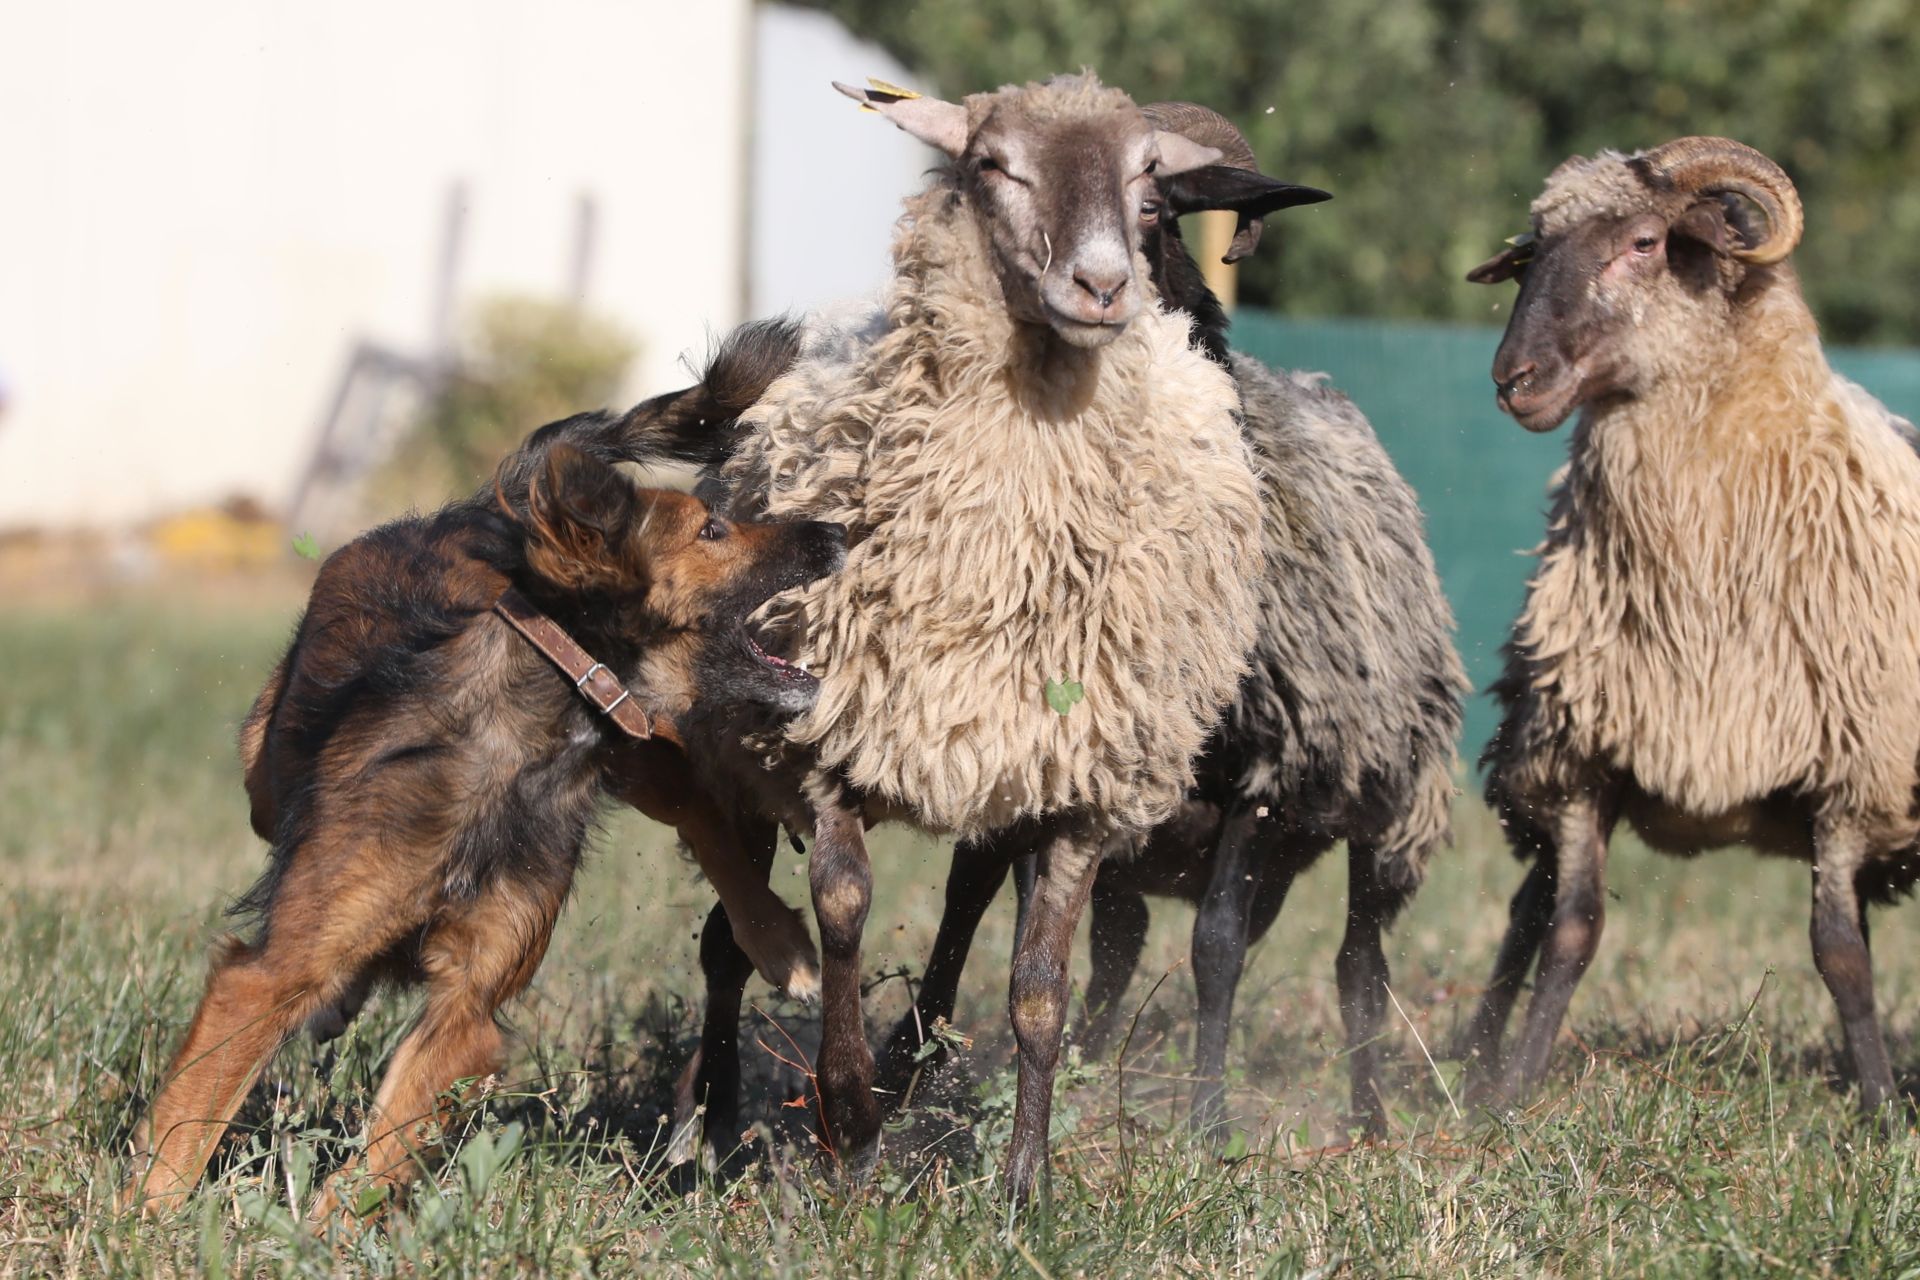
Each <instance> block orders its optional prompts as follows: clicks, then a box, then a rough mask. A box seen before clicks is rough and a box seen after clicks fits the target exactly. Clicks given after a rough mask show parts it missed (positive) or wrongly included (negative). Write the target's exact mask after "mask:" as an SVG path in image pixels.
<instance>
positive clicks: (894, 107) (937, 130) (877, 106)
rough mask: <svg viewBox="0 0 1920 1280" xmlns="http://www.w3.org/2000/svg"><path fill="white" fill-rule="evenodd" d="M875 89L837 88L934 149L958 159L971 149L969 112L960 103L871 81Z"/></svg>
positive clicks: (836, 84)
mask: <svg viewBox="0 0 1920 1280" xmlns="http://www.w3.org/2000/svg"><path fill="white" fill-rule="evenodd" d="M868 83H870V84H871V85H872V86H873V87H872V88H869V89H856V88H854V87H853V86H851V85H845V84H841V83H840V82H839V81H838V80H835V81H834V82H833V87H834V88H836V89H838V90H839V91H840V92H842V93H844V94H846V95H847V96H848V97H849V98H852V99H853V100H854V101H855V102H857V103H859V104H860V105H861V106H863V107H865V108H866V109H867V110H869V111H877V112H879V113H880V114H881V115H883V116H885V117H886V118H887V119H889V120H891V121H893V123H894V124H896V125H898V126H899V127H900V128H901V129H902V130H904V131H905V132H907V133H910V134H912V135H913V136H914V137H916V138H918V139H920V141H922V142H924V143H926V144H927V145H928V146H930V147H938V148H939V149H940V150H942V151H944V152H946V153H947V155H948V156H949V157H956V158H957V157H958V156H959V155H960V153H961V152H963V151H965V150H966V149H967V109H966V108H965V107H963V106H961V105H960V104H959V103H957V102H942V101H941V100H940V99H938V98H927V97H922V96H921V95H920V94H917V93H915V92H913V90H911V89H899V88H895V87H894V86H893V85H890V84H884V83H882V82H881V81H878V80H873V81H869V82H868Z"/></svg>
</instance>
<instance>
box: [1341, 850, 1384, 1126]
mask: <svg viewBox="0 0 1920 1280" xmlns="http://www.w3.org/2000/svg"><path fill="white" fill-rule="evenodd" d="M1378 856H1379V855H1378V852H1377V851H1376V850H1375V849H1374V848H1373V847H1372V846H1371V845H1368V844H1363V843H1361V842H1359V841H1353V842H1350V843H1349V844H1348V846H1347V932H1346V936H1345V937H1344V938H1343V939H1342V940H1341V943H1340V954H1339V957H1338V958H1337V959H1336V960H1335V962H1334V972H1335V976H1336V978H1337V979H1338V982H1339V987H1340V1020H1341V1021H1342V1022H1344V1023H1345V1024H1346V1027H1347V1055H1348V1064H1347V1069H1348V1071H1349V1072H1350V1073H1351V1076H1352V1079H1353V1118H1354V1120H1355V1121H1356V1122H1357V1123H1359V1124H1360V1125H1361V1126H1363V1127H1364V1128H1365V1130H1366V1132H1367V1136H1368V1137H1370V1138H1381V1137H1385V1136H1386V1132H1387V1112H1386V1108H1385V1107H1384V1106H1382V1105H1381V1102H1380V1083H1379V1059H1380V1046H1379V1041H1380V1023H1381V1019H1382V1018H1383V1016H1384V1015H1385V1014H1386V1011H1387V980H1388V970H1387V953H1386V951H1385V949H1384V948H1382V946H1381V945H1380V933H1381V931H1382V930H1383V929H1384V928H1386V922H1387V920H1388V919H1389V918H1390V917H1391V916H1392V914H1393V907H1394V905H1395V904H1394V903H1392V902H1390V901H1389V900H1388V898H1387V894H1386V892H1385V890H1384V889H1383V888H1382V887H1381V885H1380V881H1379V877H1378V875H1377V874H1376V866H1377V861H1378Z"/></svg>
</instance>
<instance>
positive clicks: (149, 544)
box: [0, 0, 1920, 756]
mask: <svg viewBox="0 0 1920 1280" xmlns="http://www.w3.org/2000/svg"><path fill="white" fill-rule="evenodd" d="M1917 64H1920V5H1916V3H1914V0H1855V2H1853V3H1844V4H1842V3H1831V2H1826V0H1771V2H1769V3H1764V4H1762V3H1753V2H1750V0H1606V2H1601V0H1528V2H1527V3H1524V4H1523V3H1520V2H1519V0H1349V2H1347V3H1342V4H1338V5H1333V4H1312V5H1309V4H1294V3H1276V2H1274V0H1215V2H1213V3H1208V4H1193V3H1188V2H1182V0H817V2H816V3H809V4H800V5H794V4H784V3H783V4H772V3H754V2H752V0H702V2H701V3H698V4H688V3H673V4H669V3H664V2H663V0H627V2H624V3H623V2H616V0H547V2H545V3H541V4H537V5H536V4H531V3H523V2H519V0H484V2H482V3H471V2H467V3H454V2H453V0H406V2H405V3H393V2H391V0H382V2H381V3H377V4H376V3H373V2H372V0H342V2H341V3H337V4H333V5H328V6H314V5H292V4H279V3H268V4H260V3H241V2H238V0H174V2H173V3H169V4H166V5H163V6H161V5H141V4H135V3H132V2H131V0H74V2H73V3H68V4H63V5H57V6H56V5H42V6H31V7H28V6H13V7H11V8H10V9H9V11H8V13H7V15H6V16H5V17H4V18H0V166H4V170H3V171H0V172H3V174H4V176H3V177H0V192H4V196H0V257H3V258H4V263H5V268H4V272H3V273H0V587H4V588H5V592H4V595H0V599H4V600H6V602H7V603H5V604H0V609H5V608H9V607H14V606H15V605H16V604H17V603H19V602H22V601H26V600H31V599H33V598H35V596H36V594H37V593H38V594H45V593H48V592H51V593H54V594H61V593H65V594H68V595H71V594H73V593H75V592H79V593H81V594H82V595H85V594H86V593H89V592H107V593H112V592H119V591H124V590H127V589H137V588H139V587H140V585H141V584H153V583H164V584H166V586H167V588H168V589H169V590H174V589H176V588H181V589H187V590H189V591H191V590H193V589H197V588H199V587H206V588H207V589H210V590H217V589H219V587H220V585H221V583H222V582H230V581H231V580H232V579H233V578H234V575H236V574H238V575H243V576H244V575H246V574H249V573H264V574H267V575H269V576H271V575H273V574H281V575H283V576H286V577H288V578H289V579H290V580H294V581H295V584H296V586H297V580H298V578H299V575H300V574H301V573H302V572H303V571H310V570H305V569H304V562H303V561H301V560H300V559H299V557H298V556H296V555H295V553H294V551H293V543H294V541H295V539H296V538H300V539H301V540H302V545H303V546H307V547H309V548H317V549H318V550H319V551H321V552H324V551H326V550H329V549H331V548H332V547H333V546H335V545H338V543H339V542H341V541H344V540H345V539H347V538H349V537H351V536H352V534H353V533H354V532H356V531H357V530H358V529H359V528H361V527H364V526H365V525H366V524H368V523H371V522H372V521H374V520H377V519H379V518H382V517H384V516H386V515H389V514H392V513H394V512H396V511H398V510H402V509H405V508H406V507H409V506H428V507H430V506H433V505H437V504H438V503H440V502H442V501H444V500H445V499H446V498H448V497H450V496H452V495H454V494H456V493H459V492H462V491H464V490H467V489H469V488H470V487H471V486H472V485H473V483H474V482H475V481H477V480H478V479H479V478H480V477H481V476H483V475H485V474H486V473H487V471H488V470H489V469H490V468H491V466H492V463H493V461H494V459H495V458H496V457H497V456H498V454H499V453H500V452H501V451H502V450H504V449H505V448H507V447H509V446H510V445H511V444H512V443H514V442H515V441H517V440H518V439H519V438H520V437H521V436H522V435H523V434H525V432H526V431H528V430H530V429H531V428H533V427H535V426H538V425H539V424H540V423H542V422H545V421H547V420H549V419H551V418H554V417H558V416H561V415H563V414H565V413H569V412H573V411H575V410H579V409H584V408H592V407H598V406H601V405H607V404H624V403H627V402H630V401H632V400H634V399H636V398H638V397H640V396H642V395H645V394H651V393H653V392H657V391H660V390H664V389H667V388H669V387H673V386H677V385H684V384H685V383H686V382H687V381H689V380H690V374H689V372H688V370H689V367H690V366H693V367H697V365H698V363H699V361H700V359H701V357H702V356H703V354H704V353H705V351H706V350H707V348H708V345H709V344H710V343H711V342H712V341H713V339H714V338H715V336H716V335H718V334H720V333H723V332H724V331H725V330H726V329H727V328H728V327H729V326H731V325H733V324H735V323H737V322H739V321H740V320H743V319H746V318H750V317H753V316H760V315H766V314H769V313H772V312H775V311H781V310H793V309H804V308H807V307H811V306H815V305H819V304H821V303H825V302H828V301H830V300H833V299H837V298H841V297H846V296H849V295H854V294H859V293H863V292H866V291H869V290H872V289H873V288H875V287H876V286H878V285H879V284H880V283H881V282H882V280H883V279H884V277H885V273H886V269H887V261H886V246H887V240H888V227H889V225H890V223H891V222H892V220H893V217H894V215H895V212H896V210H897V207H898V201H899V198H900V196H901V195H902V194H903V193H905V192H907V191H909V190H911V189H912V188H913V187H914V186H915V185H916V184H917V183H918V181H919V175H920V173H921V172H922V171H923V170H924V169H925V168H927V167H928V166H929V165H930V164H931V163H932V160H933V157H932V156H931V154H930V153H928V152H926V151H925V150H924V149H922V148H920V147H919V146H918V145H917V144H915V143H913V142H912V141H911V140H909V139H907V138H905V137H904V136H903V135H901V134H899V133H897V132H895V131H894V130H891V129H889V128H887V127H885V126H884V125H883V124H882V123H880V122H878V121H876V120H873V119H871V118H863V117H862V116H860V115H859V114H858V113H856V112H855V111H854V110H853V109H852V108H851V106H849V105H848V104H847V103H845V102H844V101H843V100H841V99H840V98H839V97H837V96H836V95H835V94H834V93H833V92H832V91H831V90H830V89H829V88H828V85H827V82H828V80H829V79H831V78H839V79H844V80H856V81H857V80H859V79H860V78H861V77H863V76H868V75H871V76H878V77H880V78H883V79H887V80H891V81H896V82H900V83H905V84H909V85H913V86H917V87H920V88H923V89H928V90H932V91H937V92H940V93H943V94H945V95H948V96H958V95H961V94H964V93H967V92H971V91H975V90H979V89H984V88H990V87H992V86H995V85H997V84H1000V83H1002V82H1005V81H1009V80H1022V79H1027V78H1031V77H1038V76H1044V75H1046V74H1049V73H1052V72H1055V71H1060V70H1068V69H1075V68H1078V67H1081V66H1090V67H1093V68H1096V69H1097V70H1099V71H1100V73H1101V74H1102V75H1103V76H1104V77H1105V78H1106V79H1107V80H1109V81H1110V82H1112V83H1115V84H1118V85H1121V86H1123V87H1125V88H1126V89H1128V90H1129V91H1131V92H1132V93H1133V94H1134V96H1135V97H1136V98H1138V99H1139V100H1141V101H1149V100H1155V99H1165V98H1186V99H1192V100H1196V101H1200V102H1204V103H1207V104H1209V105H1211V106H1214V107H1216V108H1219V109H1221V110H1223V111H1225V112H1226V113H1227V114H1228V115H1229V116H1230V117H1232V118H1233V119H1235V120H1236V121H1237V122H1238V123H1239V124H1240V125H1241V126H1242V127H1243V128H1244V129H1245V130H1246V132H1247V134H1248V136H1249V137H1250V139H1251V141H1252V143H1253V145H1254V149H1255V151H1256V153H1257V154H1258V155H1259V156H1260V157H1261V159H1262V162H1263V163H1264V165H1265V166H1266V167H1267V169H1268V170H1269V171H1270V172H1273V173H1276V174H1279V175H1282V176H1285V177H1288V178H1291V179H1295V180H1298V181H1302V182H1308V183H1313V184H1316V185H1319V186H1323V187H1326V188H1328V189H1329V190H1331V191H1333V192H1334V193H1335V196H1336V198H1335V200H1334V201H1333V202H1332V203H1330V204H1327V205H1324V206H1318V207H1314V208H1310V209H1302V210H1295V211H1291V212H1288V213H1286V214H1283V215H1281V216H1280V217H1279V218H1277V219H1275V220H1274V221H1273V223H1272V224H1271V225H1270V228H1269V233H1268V236H1267V239H1266V240H1265V241H1264V242H1263V245H1262V248H1261V251H1260V254H1259V255H1258V256H1257V257H1256V258H1254V259H1253V260H1251V261H1250V262H1248V263H1247V264H1245V265H1244V266H1243V267H1242V268H1241V269H1240V273H1239V274H1240V278H1239V280H1238V281H1237V295H1238V299H1239V309H1238V312H1237V314H1236V318H1235V325H1236V327H1235V335H1236V341H1237V342H1238V344H1239V345H1240V346H1241V347H1242V348H1244V349H1246V350H1249V351H1251V352H1253V353H1255V354H1257V355H1259V356H1261V357H1263V358H1265V359H1267V360H1269V361H1270V362H1273V363H1277V364H1281V365H1286V366H1290V367H1295V368H1307V369H1319V370H1325V371H1326V372H1328V373H1330V374H1331V375H1332V376H1333V378H1334V380H1335V382H1336V384H1337V385H1339V386H1341V387H1342V388H1344V389H1345V390H1346V391H1348V392H1349V393H1350V394H1351V395H1353V396H1354V398H1355V399H1356V400H1358V401H1359V403H1360V405H1361V407H1362V408H1363V409H1365V410H1366V411H1367V412H1368V413H1369V414H1370V415H1371V416H1372V418H1373V421H1374V423H1375V425H1376V427H1377V428H1378V430H1379V431H1380V433H1381V435H1382V437H1383V438H1384V439H1385V441H1386V443H1387V445H1388V447H1389V448H1390V449H1391V451H1392V452H1393V454H1394V456H1395V459H1396V460H1397V462H1398V463H1399V465H1400V466H1401V468H1402V469H1403V471H1404V472H1405V473H1406V474H1407V476H1408V478H1409V479H1410V480H1411V481H1412V483H1413V484H1414V486H1415V487H1416V488H1417V489H1418V490H1419V492H1420V494H1421V497H1422V499H1423V501H1424V503H1425V506H1426V508H1427V511H1428V515H1429V521H1430V532H1431V536H1432V539H1433V542H1434V545H1435V549H1436V552H1437V554H1438V556H1439V559H1440V562H1441V567H1442V571H1443V574H1444V575H1445V577H1446V579H1447V584H1448V588H1449V591H1450V594H1451V595H1452V598H1453V600H1454V602H1455V605H1456V608H1457V610H1458V612H1459V614H1460V618H1461V624H1462V637H1461V638H1462V649H1463V651H1464V652H1465V654H1466V656H1467V658H1468V662H1469V666H1470V668H1471V670H1472V673H1473V675H1474V676H1475V678H1476V682H1477V683H1481V684H1484V682H1485V680H1486V679H1487V677H1488V676H1489V675H1490V673H1491V672H1492V670H1493V669H1494V665H1495V663H1496V662H1497V655H1496V652H1495V651H1496V648H1497V645H1498V642H1499V640H1500V638H1501V637H1502V635H1503V633H1504V629H1505V626H1506V623H1507V621H1508V620H1509V619H1510V617H1511V615H1512V612H1513V610H1514V607H1515V605H1516V603H1517V601H1518V599H1519V593H1520V589H1521V583H1522V580H1523V577H1524V574H1525V571H1526V562H1525V560H1524V559H1523V558H1521V557H1520V556H1518V555H1516V554H1515V553H1517V552H1519V551H1521V550H1523V549H1524V548H1526V547H1528V546H1529V545H1530V544H1531V543H1532V541H1533V540H1534V539H1535V538H1536V537H1537V535H1538V531H1539V528H1540V509H1541V506H1542V495H1543V489H1544V485H1545V482H1546V479H1547V477H1548V475H1549V474H1550V472H1551V471H1552V469H1553V468H1554V467H1555V466H1556V465H1557V462H1558V460H1559V459H1560V458H1561V457H1562V456H1563V453H1564V448H1565V444H1564V438H1563V437H1545V438H1536V437H1530V436H1527V435H1526V434H1525V433H1523V432H1521V431H1519V430H1518V429H1517V428H1515V427H1514V426H1513V425H1512V424H1510V423H1508V422H1505V421H1504V420H1503V419H1501V418H1500V417H1499V416H1498V415H1497V414H1496V413H1495V411H1494V409H1493V407H1492V397H1491V394H1490V391H1491V388H1490V386H1489V383H1488V380H1487V369H1488V365H1489V363H1490V357H1491V353H1492V349H1493V346H1494V344H1495V342H1496V340H1497V332H1498V326H1499V325H1500V324H1501V323H1502V321H1503V320H1504V316H1505V308H1506V306H1507V304H1508V302H1509V301H1510V296H1511V294H1510V290H1509V289H1507V288H1501V289H1479V288H1475V287H1473V286H1469V285H1467V284H1465V283H1464V282H1463V281H1462V278H1461V277H1462V275H1463V274H1464V273H1465V271H1466V270H1467V269H1468V268H1469V267H1471V266H1472V265H1473V264H1474V263H1476V262H1478V261H1480V260H1481V259H1482V258H1484V257H1486V256H1487V255H1488V254H1489V253H1490V252H1491V251H1492V250H1493V249H1494V248H1496V247H1497V246H1498V245H1499V243H1500V241H1501V240H1502V239H1503V238H1504V237H1506V236H1508V235H1510V234H1512V233H1513V232H1515V231H1517V230H1519V229H1520V228H1521V227H1522V226H1523V225H1524V223H1525V217H1526V205H1527V202H1528V201H1529V199H1530V198H1531V196H1532V195H1533V193H1534V192H1536V191H1537V190H1538V189H1539V186H1540V183H1541V180H1542V178H1543V177H1544V176H1545V174H1546V173H1547V171H1548V170H1549V169H1551V168H1552V167H1553V165H1555V164H1556V163H1558V162H1559V161H1560V160H1561V159H1563V158H1565V157H1566V156H1567V155H1568V154H1570V153H1573V152H1580V151H1590V150H1593V149H1595V148H1598V147H1602V146H1616V147H1622V148H1635V147H1640V146H1646V145H1651V144H1653V143H1657V142H1659V141H1662V140H1664V139H1666V138H1669V137H1672V136H1675V135H1679V134H1683V133H1708V132H1719V133H1727V134H1731V135H1734V136H1737V137H1739V138H1742V139H1744V140H1745V141H1747V142H1750V143H1753V144H1754V145H1756V146H1758V147H1760V148H1762V149H1763V150H1765V151H1767V152H1769V153H1770V154H1772V155H1773V156H1775V157H1776V158H1778V159H1779V160H1781V161H1782V162H1783V163H1784V164H1785V165H1786V167H1787V168H1788V169H1789V171H1790V172H1791V173H1792V174H1793V176H1794V177H1795V179H1796V181H1797V182H1798V183H1799V185H1800V187H1801V190H1802V192H1803V194H1804V196H1805V199H1806V204H1807V208H1808V227H1809V231H1808V235H1807V238H1806V242H1805V244H1804V246H1803V248H1802V249H1801V250H1800V252H1799V255H1798V262H1799V264H1800V267H1801V271H1802V274H1803V277H1804V279H1805V281H1806V284H1807V292H1808V294H1809V296H1810V298H1811V300H1812V303H1813V305H1814V308H1815V310H1816V312H1817V314H1818V315H1819V316H1820V317H1821V319H1822V322H1823V324H1824V326H1825V330H1826V333H1827V335H1828V339H1829V341H1830V342H1832V343H1835V344H1839V345H1841V346H1842V347H1844V348H1845V349H1844V350H1842V351H1840V352H1839V354H1838V363H1839V364H1840V365H1841V366H1842V367H1843V368H1844V369H1846V370H1847V371H1849V372H1850V373H1852V374H1854V376H1856V377H1858V378H1859V379H1861V380H1862V381H1863V382H1865V383H1866V384H1867V385H1868V387H1869V388H1870V389H1872V390H1873V391H1875V392H1876V393H1877V394H1879V395H1880V396H1881V397H1882V398H1884V399H1886V400H1887V401H1888V402H1889V403H1890V404H1892V405H1893V407H1894V408H1895V409H1896V410H1898V411H1900V412H1903V413H1905V414H1907V415H1909V416H1920V357H1916V356H1915V354H1914V353H1913V352H1912V351H1911V350H1910V348H1911V347H1913V346H1914V345H1916V344H1920V288H1916V286H1917V285H1920V77H1915V76H1914V75H1913V67H1914V66H1915V65H1917ZM303 535H304V536H305V537H310V538H311V539H313V541H312V542H307V541H305V537H303ZM290 589H291V588H290ZM293 594H294V595H295V596H296V597H297V594H298V592H297V590H294V592H293ZM1487 727H1488V722H1487V715H1486V708H1485V706H1484V704H1483V703H1482V702H1476V705H1475V711H1474V715H1473V718H1472V722H1471V725H1470V731H1469V738H1468V741H1467V743H1466V744H1464V746H1465V751H1466V753H1467V754H1468V755H1469V756H1471V754H1473V753H1474V752H1476V751H1477V749H1478V745H1479V740H1480V738H1482V737H1483V736H1484V733H1485V731H1486V729H1487Z"/></svg>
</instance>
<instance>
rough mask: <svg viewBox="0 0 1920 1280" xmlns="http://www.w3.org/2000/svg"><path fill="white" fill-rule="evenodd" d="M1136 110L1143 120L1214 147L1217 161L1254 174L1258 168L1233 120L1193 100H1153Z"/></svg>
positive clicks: (1205, 145)
mask: <svg viewBox="0 0 1920 1280" xmlns="http://www.w3.org/2000/svg"><path fill="white" fill-rule="evenodd" d="M1140 110H1141V111H1143V112H1145V113H1146V117H1147V122H1148V123H1149V124H1151V125H1152V126H1153V127H1154V128H1156V129H1161V130H1164V131H1165V132H1167V133H1177V134H1179V135H1180V136H1181V137H1183V138H1187V139H1189V140H1190V141H1193V142H1197V143H1199V144H1200V145H1201V146H1203V147H1212V148H1214V149H1215V150H1217V151H1218V152H1219V153H1220V160H1219V163H1221V164H1224V165H1231V166H1232V167H1233V168H1235V169H1251V170H1252V171H1253V172H1255V173H1258V172H1259V171H1260V162H1259V161H1258V160H1256V159H1254V156H1253V148H1252V147H1251V146H1249V145H1247V137H1246V135H1245V134H1243V133H1241V132H1240V130H1239V129H1237V128H1235V127H1234V124H1233V121H1231V120H1229V119H1227V118H1226V117H1225V116H1223V115H1221V114H1220V113H1219V112H1218V111H1215V110H1214V109H1213V108H1211V107H1203V106H1201V105H1200V104H1199V103H1197V102H1154V103H1149V104H1148V105H1146V106H1144V107H1142V108H1140Z"/></svg>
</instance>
